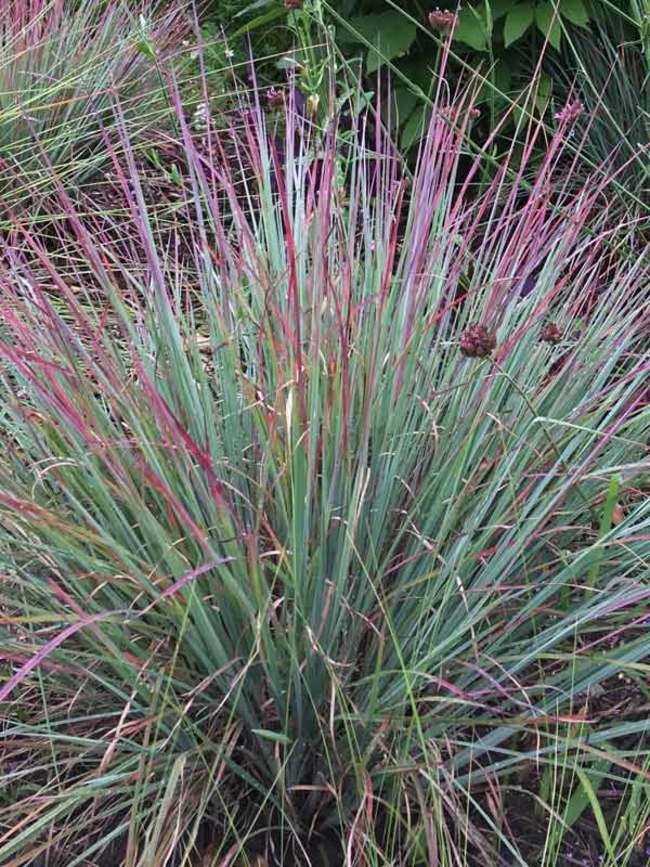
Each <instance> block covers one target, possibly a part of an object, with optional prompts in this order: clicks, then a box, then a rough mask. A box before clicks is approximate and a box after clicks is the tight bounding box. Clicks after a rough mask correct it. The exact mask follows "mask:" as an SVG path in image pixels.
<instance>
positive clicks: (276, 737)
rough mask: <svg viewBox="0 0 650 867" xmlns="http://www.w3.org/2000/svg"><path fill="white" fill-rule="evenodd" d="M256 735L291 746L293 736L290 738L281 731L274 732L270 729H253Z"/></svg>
mask: <svg viewBox="0 0 650 867" xmlns="http://www.w3.org/2000/svg"><path fill="white" fill-rule="evenodd" d="M251 731H252V733H253V734H254V735H257V736H258V738H264V739H265V740H267V741H275V743H277V744H284V745H285V746H290V745H291V743H292V740H291V738H288V737H287V736H286V735H283V734H282V733H281V732H272V731H269V729H251Z"/></svg>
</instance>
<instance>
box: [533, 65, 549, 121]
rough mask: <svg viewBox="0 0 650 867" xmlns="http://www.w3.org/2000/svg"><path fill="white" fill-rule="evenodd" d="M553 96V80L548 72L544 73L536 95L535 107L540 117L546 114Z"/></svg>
mask: <svg viewBox="0 0 650 867" xmlns="http://www.w3.org/2000/svg"><path fill="white" fill-rule="evenodd" d="M552 94H553V79H552V78H551V76H550V75H548V74H547V73H546V72H543V73H542V74H541V76H540V79H539V84H538V85H537V93H536V94H535V107H536V108H537V111H538V113H539V114H540V115H542V114H544V111H545V110H546V106H547V105H548V102H549V100H550V98H551V96H552Z"/></svg>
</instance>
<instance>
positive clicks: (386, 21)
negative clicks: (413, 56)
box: [350, 11, 416, 72]
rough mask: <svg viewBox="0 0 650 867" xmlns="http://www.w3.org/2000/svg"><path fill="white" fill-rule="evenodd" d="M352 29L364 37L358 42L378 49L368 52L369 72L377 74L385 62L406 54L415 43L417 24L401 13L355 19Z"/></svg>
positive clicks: (380, 14) (387, 13)
mask: <svg viewBox="0 0 650 867" xmlns="http://www.w3.org/2000/svg"><path fill="white" fill-rule="evenodd" d="M350 27H352V28H353V29H354V30H355V31H356V33H358V34H360V36H361V37H362V39H360V40H357V41H361V42H363V43H364V44H367V43H370V44H371V45H372V46H374V47H376V49H377V50H376V51H373V50H372V48H371V49H370V50H369V52H368V63H367V71H368V72H375V71H376V70H377V69H378V68H379V67H380V66H381V64H382V63H384V62H385V61H388V60H394V59H395V58H396V57H401V56H402V55H403V54H406V53H407V52H408V50H409V48H410V47H411V45H413V43H414V42H415V36H416V28H415V24H413V22H412V21H409V19H408V18H405V17H404V16H403V15H401V14H400V13H399V12H392V11H389V12H381V13H379V14H377V15H363V16H361V17H359V18H355V19H353V20H352V21H351V22H350Z"/></svg>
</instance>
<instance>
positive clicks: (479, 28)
mask: <svg viewBox="0 0 650 867" xmlns="http://www.w3.org/2000/svg"><path fill="white" fill-rule="evenodd" d="M454 39H456V40H458V42H464V43H465V45H469V47H470V48H473V49H474V50H475V51H487V50H488V34H487V28H486V26H485V22H484V21H483V18H482V17H481V15H480V14H479V13H478V12H477V11H476V9H473V8H472V7H471V6H468V7H467V8H466V9H461V11H460V13H459V15H458V26H457V27H456V29H455V30H454Z"/></svg>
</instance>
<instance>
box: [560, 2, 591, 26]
mask: <svg viewBox="0 0 650 867" xmlns="http://www.w3.org/2000/svg"><path fill="white" fill-rule="evenodd" d="M560 12H561V13H562V17H563V18H566V20H567V21H570V22H571V23H572V24H576V25H577V26H578V27H587V25H588V24H589V13H588V12H587V8H586V6H585V4H584V0H562V4H561V6H560Z"/></svg>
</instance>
